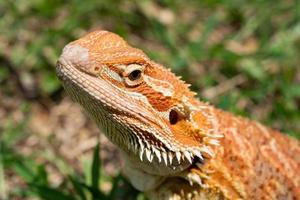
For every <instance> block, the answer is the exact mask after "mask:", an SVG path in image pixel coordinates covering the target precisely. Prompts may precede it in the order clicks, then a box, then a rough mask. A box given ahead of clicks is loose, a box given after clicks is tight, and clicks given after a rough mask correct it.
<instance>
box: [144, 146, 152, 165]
mask: <svg viewBox="0 0 300 200" xmlns="http://www.w3.org/2000/svg"><path fill="white" fill-rule="evenodd" d="M145 151H146V157H147V159H148V160H149V162H151V161H150V160H151V158H150V157H151V151H150V149H148V148H145Z"/></svg>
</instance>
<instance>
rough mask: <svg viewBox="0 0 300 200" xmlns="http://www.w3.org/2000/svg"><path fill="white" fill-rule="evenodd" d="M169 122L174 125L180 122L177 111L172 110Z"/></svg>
mask: <svg viewBox="0 0 300 200" xmlns="http://www.w3.org/2000/svg"><path fill="white" fill-rule="evenodd" d="M169 121H170V124H172V125H174V124H176V123H177V121H178V113H177V112H176V110H171V111H170V113H169Z"/></svg>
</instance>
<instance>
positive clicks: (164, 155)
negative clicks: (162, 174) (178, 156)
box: [161, 152, 168, 166]
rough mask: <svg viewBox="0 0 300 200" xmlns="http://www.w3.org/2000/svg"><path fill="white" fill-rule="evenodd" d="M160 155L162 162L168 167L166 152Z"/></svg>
mask: <svg viewBox="0 0 300 200" xmlns="http://www.w3.org/2000/svg"><path fill="white" fill-rule="evenodd" d="M161 154H162V157H163V160H164V162H165V164H166V166H168V158H167V153H166V152H162V153H161Z"/></svg>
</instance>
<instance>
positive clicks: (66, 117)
mask: <svg viewBox="0 0 300 200" xmlns="http://www.w3.org/2000/svg"><path fill="white" fill-rule="evenodd" d="M96 29H106V30H109V31H112V32H115V33H117V34H119V35H121V36H122V37H124V38H125V39H126V40H127V41H128V42H129V43H130V44H132V45H133V46H136V47H138V48H141V49H143V50H144V51H145V52H146V53H147V54H148V55H149V56H150V57H151V58H152V59H154V60H155V61H157V62H159V63H162V64H164V65H165V66H166V67H170V68H171V69H172V71H173V72H175V73H176V74H178V75H181V76H182V77H183V79H184V80H186V81H187V82H189V83H191V84H192V89H193V90H194V91H196V92H197V93H198V97H199V98H200V99H202V100H206V101H210V102H211V103H212V104H214V105H216V106H218V107H220V108H223V109H225V110H228V111H231V112H233V113H236V114H238V115H243V116H247V117H250V118H252V119H255V120H259V121H261V122H262V123H264V124H266V125H268V126H271V127H273V128H276V129H279V130H281V131H283V132H285V133H286V134H289V135H290V136H292V137H296V138H298V139H300V121H299V120H300V3H299V1H297V0H285V1H281V0H273V1H263V0H253V1H243V0H226V1H225V0H224V1H222V0H221V1H217V0H201V1H194V0H184V1H181V0H156V1H150V0H132V1H121V0H111V1H108V0H90V1H81V0H70V1H60V0H48V1H47V0H30V1H25V0H0V199H1V200H8V199H18V200H19V199H20V200H23V199H47V200H48V199H49V200H50V199H55V200H70V199H78V200H88V199H138V200H142V199H145V197H144V195H143V194H142V193H139V192H138V191H136V190H134V189H133V188H132V187H131V186H130V185H129V184H128V183H127V182H126V180H124V178H123V177H122V176H121V175H120V165H121V161H120V159H119V156H118V153H117V151H116V149H115V148H114V147H113V146H112V145H111V144H110V142H108V141H107V140H106V139H105V137H103V135H101V134H99V131H98V129H97V128H96V127H95V124H94V123H93V122H92V121H91V120H90V119H89V118H87V117H86V114H85V113H84V112H83V110H82V109H81V108H80V107H79V106H78V105H77V104H75V103H73V102H72V101H71V100H70V99H69V98H68V97H67V96H66V94H65V92H64V90H63V88H62V87H61V84H60V82H59V81H58V79H57V77H56V75H55V63H56V60H57V58H58V56H59V55H60V53H61V50H62V48H63V47H64V45H66V44H67V43H68V42H70V41H72V40H74V39H77V38H79V37H81V36H82V35H84V34H85V33H87V32H89V31H92V30H96ZM99 140H100V145H97V144H98V141H99ZM99 146H100V159H99V156H98V154H99ZM100 166H101V167H100ZM98 178H99V179H98Z"/></svg>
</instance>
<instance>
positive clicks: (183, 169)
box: [57, 31, 300, 200]
mask: <svg viewBox="0 0 300 200" xmlns="http://www.w3.org/2000/svg"><path fill="white" fill-rule="evenodd" d="M57 74H58V76H59V77H60V79H61V80H62V83H63V85H64V88H65V90H66V91H67V93H68V94H69V95H70V96H71V97H72V98H73V99H74V100H75V101H76V102H79V104H81V105H82V106H83V107H84V108H85V110H86V111H87V113H88V114H89V115H90V116H91V117H92V118H93V119H94V121H95V122H96V123H97V125H98V126H99V127H100V128H101V129H102V131H103V132H104V133H105V135H106V136H107V137H108V138H109V139H110V140H111V141H112V142H113V143H114V144H115V145H116V146H117V147H118V148H119V149H120V151H121V152H122V154H123V157H124V160H125V165H124V168H123V172H124V174H125V176H126V177H127V178H128V180H129V181H130V182H131V183H132V185H133V186H134V187H135V188H137V189H138V190H140V191H145V192H146V193H147V194H148V197H149V198H150V199H153V200H154V199H164V200H166V199H178V200H183V199H284V200H286V199H300V143H299V141H297V140H295V139H293V138H290V137H288V136H286V135H283V134H281V133H279V132H278V131H275V130H272V129H269V128H266V127H265V126H263V125H261V124H260V123H258V122H255V121H251V120H249V119H245V118H242V117H238V116H234V115H232V114H230V113H228V112H225V111H222V110H219V109H217V108H215V107H213V106H212V105H209V104H207V103H203V102H201V101H199V100H198V99H197V98H195V93H193V92H191V91H190V89H189V87H188V85H187V84H186V83H185V82H184V81H182V80H180V79H179V78H178V77H176V76H175V75H174V74H173V73H172V72H171V71H170V70H169V69H166V68H165V67H163V66H162V65H160V64H157V63H155V62H154V61H152V60H150V59H149V58H148V57H147V56H146V55H145V54H144V53H143V51H141V50H139V49H137V48H133V47H131V46H130V45H129V44H127V42H126V41H124V40H123V39H122V38H121V37H119V36H118V35H116V34H114V33H111V32H107V31H95V32H92V33H89V34H87V35H86V36H84V37H82V38H80V39H79V40H76V41H74V42H71V43H70V44H68V45H67V46H66V47H65V48H64V49H63V52H62V55H61V56H60V58H59V60H58V62H57Z"/></svg>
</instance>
